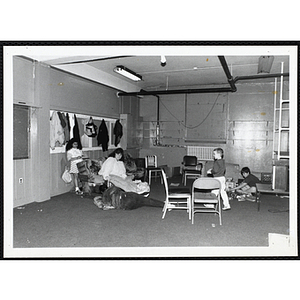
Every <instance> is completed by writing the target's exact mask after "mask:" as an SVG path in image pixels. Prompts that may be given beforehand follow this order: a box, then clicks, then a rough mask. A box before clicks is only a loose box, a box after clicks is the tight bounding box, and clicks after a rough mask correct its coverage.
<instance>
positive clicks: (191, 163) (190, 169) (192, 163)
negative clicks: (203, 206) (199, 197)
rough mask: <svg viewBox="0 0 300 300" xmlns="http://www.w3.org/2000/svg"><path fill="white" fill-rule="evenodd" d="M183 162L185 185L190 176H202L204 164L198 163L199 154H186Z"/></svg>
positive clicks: (183, 181) (183, 180)
mask: <svg viewBox="0 0 300 300" xmlns="http://www.w3.org/2000/svg"><path fill="white" fill-rule="evenodd" d="M182 163H183V167H182V183H183V184H184V185H186V180H187V178H188V177H190V178H199V177H200V176H201V170H202V164H198V159H197V156H190V155H185V156H184V157H183V162H182Z"/></svg>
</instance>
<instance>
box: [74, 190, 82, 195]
mask: <svg viewBox="0 0 300 300" xmlns="http://www.w3.org/2000/svg"><path fill="white" fill-rule="evenodd" d="M75 193H76V195H83V192H82V191H81V190H76V191H75Z"/></svg>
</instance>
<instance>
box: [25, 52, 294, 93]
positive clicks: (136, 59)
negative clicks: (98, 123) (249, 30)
mask: <svg viewBox="0 0 300 300" xmlns="http://www.w3.org/2000/svg"><path fill="white" fill-rule="evenodd" d="M27 56H28V57H30V58H31V59H34V60H37V61H40V62H43V63H44V64H47V65H50V66H51V67H54V68H57V69H60V70H63V71H66V72H69V73H72V74H76V75H78V76H81V77H84V78H88V79H90V80H93V81H95V82H99V83H102V84H104V85H107V86H110V87H113V88H115V89H118V90H119V91H120V92H139V91H140V90H141V89H142V90H145V91H162V90H163V91H166V90H167V91H171V90H174V89H197V88H201V87H204V86H205V87H207V86H213V87H228V86H229V84H228V79H227V77H226V74H225V72H224V70H223V67H222V65H221V63H220V60H219V58H218V55H217V54H216V55H186V54H184V55H165V58H166V66H164V67H163V66H162V65H161V55H156V54H155V55H112V56H110V55H73V56H72V55H67V54H64V55H39V54H33V55H27ZM224 57H225V60H226V62H227V65H228V69H229V71H230V74H231V75H232V77H233V78H235V77H237V76H249V75H257V73H258V61H259V57H260V55H242V54H241V55H224ZM281 62H283V63H284V64H283V67H284V69H283V72H286V73H288V72H289V56H288V55H274V61H273V64H272V68H271V70H270V74H274V73H280V72H281ZM118 65H122V66H125V67H126V68H128V69H130V70H132V71H134V72H135V73H137V74H139V75H141V76H142V81H140V82H134V81H131V80H130V79H127V78H125V77H123V76H121V75H119V74H117V73H115V72H114V71H113V70H114V68H115V67H116V66H118ZM261 74H263V73H261ZM265 74H267V73H265ZM259 80H261V81H262V80H264V81H272V82H273V81H274V79H273V78H267V79H259Z"/></svg>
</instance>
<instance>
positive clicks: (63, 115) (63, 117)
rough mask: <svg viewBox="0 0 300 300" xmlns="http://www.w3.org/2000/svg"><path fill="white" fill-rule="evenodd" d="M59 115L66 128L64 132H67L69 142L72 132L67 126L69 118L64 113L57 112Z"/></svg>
mask: <svg viewBox="0 0 300 300" xmlns="http://www.w3.org/2000/svg"><path fill="white" fill-rule="evenodd" d="M57 114H58V117H59V119H60V124H61V126H62V128H63V129H64V134H65V142H68V141H69V140H70V132H69V129H68V126H67V119H66V116H65V114H64V113H61V112H59V111H58V112H57Z"/></svg>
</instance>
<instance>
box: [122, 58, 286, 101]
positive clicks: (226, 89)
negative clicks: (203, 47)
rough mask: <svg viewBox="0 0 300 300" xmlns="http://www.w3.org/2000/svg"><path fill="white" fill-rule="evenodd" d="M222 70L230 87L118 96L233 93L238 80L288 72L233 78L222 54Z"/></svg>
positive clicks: (277, 75)
mask: <svg viewBox="0 0 300 300" xmlns="http://www.w3.org/2000/svg"><path fill="white" fill-rule="evenodd" d="M218 58H219V60H220V63H221V65H222V67H223V70H224V72H225V74H226V77H227V80H228V83H229V85H230V87H219V88H202V89H179V90H162V91H149V92H148V91H145V90H140V91H139V92H132V93H125V92H120V93H118V96H147V95H148V96H150V95H151V96H156V97H158V96H157V95H173V94H201V93H203V94H208V93H228V92H231V93H234V92H236V91H237V88H236V86H235V83H236V82H237V81H239V80H249V79H262V78H272V77H280V76H289V73H275V74H258V75H249V76H236V77H235V78H233V77H232V76H231V73H230V71H229V68H228V65H227V62H226V59H225V57H224V56H218Z"/></svg>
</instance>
